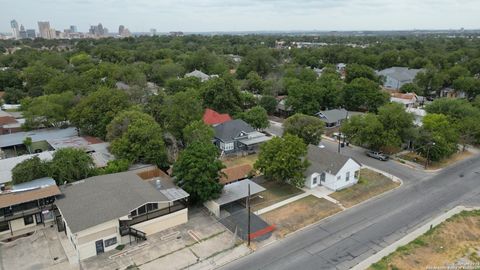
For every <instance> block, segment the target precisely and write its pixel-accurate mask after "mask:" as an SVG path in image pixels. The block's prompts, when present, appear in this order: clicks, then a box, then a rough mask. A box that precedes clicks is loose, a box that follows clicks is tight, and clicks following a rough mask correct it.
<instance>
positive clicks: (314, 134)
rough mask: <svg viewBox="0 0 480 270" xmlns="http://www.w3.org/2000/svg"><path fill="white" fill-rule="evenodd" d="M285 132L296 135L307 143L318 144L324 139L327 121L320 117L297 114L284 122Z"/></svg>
mask: <svg viewBox="0 0 480 270" xmlns="http://www.w3.org/2000/svg"><path fill="white" fill-rule="evenodd" d="M283 127H284V129H285V131H284V132H285V134H292V135H296V136H298V137H299V138H301V139H303V141H304V142H305V143H306V144H313V145H318V144H319V143H320V140H321V139H322V134H323V131H324V129H325V123H324V122H323V121H322V120H320V119H319V118H318V117H315V116H310V115H304V114H298V113H297V114H295V115H293V116H290V117H289V118H287V120H285V122H284V123H283Z"/></svg>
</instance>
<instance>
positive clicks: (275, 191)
mask: <svg viewBox="0 0 480 270" xmlns="http://www.w3.org/2000/svg"><path fill="white" fill-rule="evenodd" d="M258 184H259V185H261V186H262V187H264V188H265V189H266V190H265V191H263V192H260V193H259V194H257V196H255V197H254V198H252V199H251V200H250V202H251V205H252V211H253V212H255V211H257V210H260V209H263V208H265V207H268V206H270V205H273V204H276V203H278V202H280V201H283V200H286V199H288V198H291V197H293V196H296V195H298V194H301V193H303V190H301V189H299V188H296V187H294V186H292V185H290V184H286V183H281V182H277V181H258Z"/></svg>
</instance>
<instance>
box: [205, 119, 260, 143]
mask: <svg viewBox="0 0 480 270" xmlns="http://www.w3.org/2000/svg"><path fill="white" fill-rule="evenodd" d="M213 129H214V130H215V138H217V139H219V140H222V141H224V142H228V141H233V140H234V139H235V138H237V137H238V136H239V135H240V133H242V132H244V133H251V132H254V131H255V129H254V128H253V127H252V126H250V125H249V124H247V123H246V122H245V121H243V120H241V119H235V120H231V121H228V122H225V123H222V124H220V125H217V126H214V127H213Z"/></svg>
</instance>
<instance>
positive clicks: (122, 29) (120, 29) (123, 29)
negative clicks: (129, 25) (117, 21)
mask: <svg viewBox="0 0 480 270" xmlns="http://www.w3.org/2000/svg"><path fill="white" fill-rule="evenodd" d="M123 31H125V26H123V25H120V26H119V27H118V35H119V36H122V35H123Z"/></svg>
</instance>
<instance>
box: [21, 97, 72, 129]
mask: <svg viewBox="0 0 480 270" xmlns="http://www.w3.org/2000/svg"><path fill="white" fill-rule="evenodd" d="M74 97H75V96H74V95H73V93H72V92H65V93H62V94H52V95H45V96H40V97H36V98H26V99H24V100H23V101H22V109H23V115H24V117H25V119H26V120H25V124H24V126H25V127H26V128H27V129H34V128H38V127H42V126H43V127H52V126H53V127H61V126H65V125H66V121H67V120H68V114H69V112H70V109H71V108H72V107H73V105H74V103H75V101H74Z"/></svg>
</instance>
